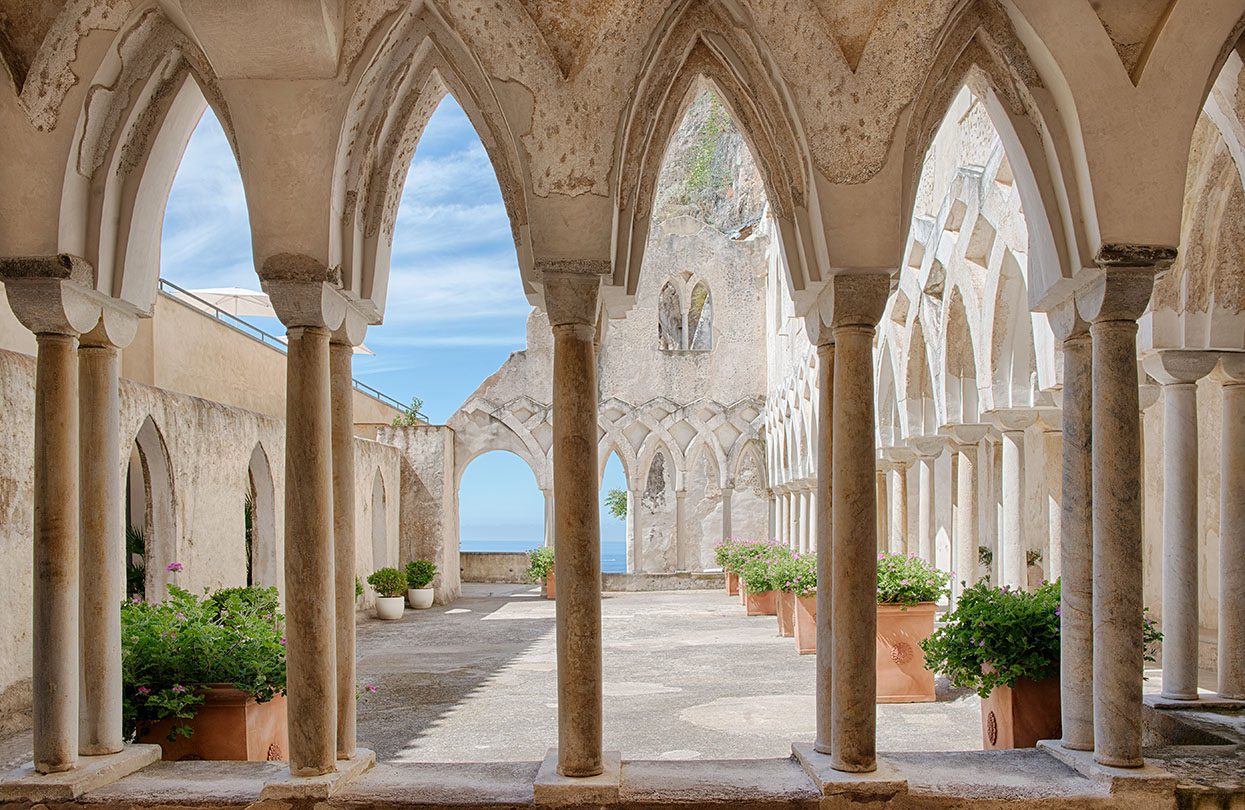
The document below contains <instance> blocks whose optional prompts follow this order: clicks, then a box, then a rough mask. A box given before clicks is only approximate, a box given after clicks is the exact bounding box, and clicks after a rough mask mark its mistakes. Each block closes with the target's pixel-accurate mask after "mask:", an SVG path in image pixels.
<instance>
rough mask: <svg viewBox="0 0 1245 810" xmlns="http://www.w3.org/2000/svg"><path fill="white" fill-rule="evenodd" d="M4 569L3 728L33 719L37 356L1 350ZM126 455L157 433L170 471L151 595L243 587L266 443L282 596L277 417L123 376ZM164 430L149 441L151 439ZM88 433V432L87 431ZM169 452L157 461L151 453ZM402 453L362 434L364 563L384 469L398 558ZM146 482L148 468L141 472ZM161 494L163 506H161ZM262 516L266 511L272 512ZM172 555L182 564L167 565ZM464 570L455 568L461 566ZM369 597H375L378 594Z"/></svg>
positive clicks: (0, 610) (364, 567) (359, 513)
mask: <svg viewBox="0 0 1245 810" xmlns="http://www.w3.org/2000/svg"><path fill="white" fill-rule="evenodd" d="M0 395H2V397H0V401H3V402H4V403H5V407H4V409H3V410H2V411H0V565H2V566H3V567H4V570H5V571H6V572H7V573H6V576H5V577H4V580H3V581H4V586H3V589H2V590H0V730H3V729H5V728H7V727H8V726H9V725H16V726H22V725H27V724H28V723H29V717H28V716H27V715H26V714H25V712H26V710H27V707H28V705H29V697H30V694H29V672H30V658H31V649H30V624H31V615H30V602H31V581H32V572H31V565H32V562H31V560H32V558H31V547H30V531H31V524H32V521H33V512H32V503H33V486H34V473H33V459H34V450H33V446H34V360H33V359H32V358H30V357H27V356H25V355H21V354H17V353H14V352H8V351H0ZM120 430H121V444H122V447H121V453H122V456H121V458H119V459H117V463H118V465H121V466H122V471H123V475H124V474H125V471H126V467H127V466H128V464H129V462H130V459H131V453H132V451H133V447H134V441H135V437H136V436H138V435H139V434H140V432H141V433H142V434H143V436H144V439H146V440H148V442H147V444H146V446H145V448H144V450H145V453H146V455H147V457H148V458H147V461H148V465H147V466H148V469H149V470H150V471H156V470H166V471H167V474H164V473H163V472H162V473H160V477H159V478H158V479H156V480H152V481H151V483H150V486H149V488H148V491H149V492H150V495H151V497H152V498H153V511H154V509H155V508H160V509H163V510H164V514H165V515H166V516H167V517H168V520H163V521H157V522H156V524H155V528H156V529H157V531H156V532H151V533H149V536H148V538H147V540H148V552H147V570H148V584H147V592H148V598H153V597H154V596H155V595H156V594H157V593H158V592H160V591H162V590H163V588H164V586H165V584H166V583H170V582H171V583H173V584H176V585H178V586H180V587H183V588H187V589H189V590H190V591H192V592H195V593H199V592H202V591H203V590H204V589H205V588H206V589H215V588H221V587H227V586H235V585H244V584H245V583H246V551H245V542H244V511H243V499H244V497H245V494H246V492H247V488H248V468H249V466H250V461H251V457H252V453H253V452H254V451H255V448H256V446H257V445H258V446H259V447H261V448H262V451H263V454H264V455H265V456H266V458H267V461H268V464H267V467H268V469H269V473H270V475H271V482H270V483H271V487H272V491H273V492H274V493H275V498H273V500H272V502H271V508H272V513H271V514H270V515H267V516H264V518H266V519H267V520H269V521H270V524H271V525H272V526H273V527H274V529H275V532H274V534H275V536H274V537H273V538H272V542H273V547H272V548H271V549H270V552H271V554H272V556H273V559H274V560H275V565H274V566H273V567H272V569H271V571H269V572H265V573H261V571H262V569H261V568H258V567H257V568H256V584H261V585H267V584H271V585H276V586H277V588H278V589H279V590H281V591H282V592H284V590H285V580H284V575H283V573H282V572H283V570H284V569H283V566H284V554H283V546H284V543H283V542H282V531H283V527H284V488H285V468H284V453H285V445H284V441H285V429H284V424H283V423H282V422H281V421H280V420H278V419H274V418H272V417H270V416H266V415H263V414H258V413H254V412H251V411H246V410H243V409H241V408H235V407H230V406H227V405H222V404H220V403H217V402H211V401H208V400H204V399H200V398H197V397H191V396H187V395H185V394H178V393H174V392H170V391H165V390H162V389H159V388H153V387H151V386H147V385H143V384H141V383H136V382H133V381H132V380H122V381H121V414H120ZM153 436H154V437H156V439H155V441H154V442H153V441H151V437H153ZM82 440H83V441H89V440H90V437H89V436H83V437H82ZM156 453H159V454H161V458H159V459H157V458H155V457H154V454H156ZM399 465H400V456H399V452H398V450H397V449H395V448H394V447H391V446H387V445H383V444H380V443H377V442H373V441H367V440H365V439H357V440H356V441H355V470H356V519H357V528H356V535H357V537H358V553H357V556H356V566H357V568H358V570H359V571H360V573H361V574H362V575H366V573H367V572H369V571H370V570H371V563H372V560H371V558H372V552H371V545H370V541H369V539H368V538H370V533H371V523H372V519H373V512H372V509H371V493H372V485H373V482H374V480H375V478H376V476H377V475H378V474H379V475H380V477H381V479H382V481H383V487H384V492H385V497H384V500H383V503H382V508H383V514H380V515H379V516H378V517H379V520H380V521H381V523H382V524H383V526H384V531H385V537H386V542H387V543H388V545H389V547H390V548H391V554H392V555H393V556H394V557H395V558H396V556H397V548H398V534H399V533H398V525H399V524H398V519H399V514H398V504H399V475H400V466H399ZM139 477H140V480H141V477H142V476H141V473H140V474H139ZM156 501H158V503H156ZM264 518H261V519H264ZM170 562H180V563H182V565H183V566H184V568H183V570H182V571H180V572H168V571H166V570H165V569H166V566H167V565H168V563H170ZM455 576H456V570H455ZM363 602H364V604H365V605H366V604H370V603H371V595H370V592H367V593H365V597H364V600H363Z"/></svg>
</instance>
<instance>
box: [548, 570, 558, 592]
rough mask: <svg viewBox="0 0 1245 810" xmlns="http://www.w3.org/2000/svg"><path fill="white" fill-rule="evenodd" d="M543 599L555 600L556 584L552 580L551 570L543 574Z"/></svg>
mask: <svg viewBox="0 0 1245 810" xmlns="http://www.w3.org/2000/svg"><path fill="white" fill-rule="evenodd" d="M545 598H546V599H557V598H558V594H557V583H556V582H554V579H553V569H552V568H550V569H549V573H548V574H545Z"/></svg>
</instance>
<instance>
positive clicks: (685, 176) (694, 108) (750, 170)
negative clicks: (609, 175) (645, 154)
mask: <svg viewBox="0 0 1245 810" xmlns="http://www.w3.org/2000/svg"><path fill="white" fill-rule="evenodd" d="M764 209H765V188H764V186H763V184H762V182H761V175H760V173H759V172H758V171H757V167H756V163H755V162H754V161H753V159H752V153H751V151H749V149H748V145H747V143H746V142H745V141H744V138H743V135H742V134H740V132H739V130H738V129H737V128H736V127H735V124H734V122H733V121H732V120H731V117H730V113H729V111H728V110H727V108H726V105H725V104H723V103H722V100H721V98H719V97H718V95H717V94H716V93H715V92H714V91H713V90H712V89H710V88H708V87H706V88H705V89H704V90H702V91H701V93H700V94H699V95H698V96H697V97H696V99H695V100H694V101H693V102H692V104H691V106H689V107H688V110H687V114H686V116H685V117H684V119H683V123H682V124H680V125H679V128H678V129H677V130H675V133H674V137H673V138H672V139H671V141H670V146H669V147H668V148H667V150H666V159H665V163H664V164H663V165H662V170H661V175H660V177H659V179H658V182H657V199H656V201H655V203H654V205H653V219H654V220H655V222H657V223H661V222H664V221H667V220H670V219H673V218H675V217H680V216H691V217H694V218H696V219H698V220H700V221H701V222H704V223H705V224H707V225H709V226H711V227H713V228H715V229H716V230H718V231H721V232H722V233H724V234H727V235H731V236H733V235H737V234H738V235H741V236H746V235H748V233H750V232H751V231H752V229H753V228H754V227H755V226H756V224H757V223H758V222H760V220H761V216H762V214H763V213H764Z"/></svg>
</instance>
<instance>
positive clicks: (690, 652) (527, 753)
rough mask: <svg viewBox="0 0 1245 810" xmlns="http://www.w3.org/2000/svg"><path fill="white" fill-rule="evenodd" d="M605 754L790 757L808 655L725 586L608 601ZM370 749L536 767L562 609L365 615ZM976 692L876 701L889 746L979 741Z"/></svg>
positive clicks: (470, 593) (950, 747)
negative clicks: (747, 610)
mask: <svg viewBox="0 0 1245 810" xmlns="http://www.w3.org/2000/svg"><path fill="white" fill-rule="evenodd" d="M602 625H603V630H604V653H605V665H604V669H605V747H606V749H607V750H616V751H621V752H622V753H623V756H624V757H626V758H628V759H695V758H705V759H724V758H765V757H786V756H789V755H790V753H791V743H792V742H793V741H802V740H808V741H811V740H812V738H813V734H814V718H813V684H814V679H815V674H814V658H815V656H812V655H804V656H801V655H798V654H796V652H795V644H794V642H793V640H792V639H790V638H780V637H779V636H778V635H777V626H776V622H775V619H774V617H772V616H754V617H747V616H745V615H744V611H743V608H742V607H741V606H740V605H739V603H738V600H737V599H734V598H732V597H728V596H726V595H725V593H723V592H721V591H676V592H656V593H607V594H605V595H604V603H603V616H602ZM358 650H359V664H358V677H359V680H360V682H362V683H373V684H375V685H376V687H377V690H378V691H377V692H376V694H374V695H369V696H368V697H367V699H366V702H364V703H362V704H361V705H360V706H359V741H360V744H363V745H367V746H368V747H371V748H374V749H375V751H376V753H377V756H378V758H379V759H380V760H382V761H390V762H451V761H454V762H470V761H489V760H493V761H532V760H540V759H542V758H543V757H544V755H545V752H546V751H547V750H548V749H549V748H551V747H554V746H555V745H556V742H557V687H556V682H555V661H556V658H555V653H554V603H553V602H551V601H547V600H544V599H542V598H540V594H539V591H538V589H536V588H533V587H530V586H520V585H480V584H470V583H468V584H465V585H464V586H463V595H462V598H460V599H459V600H458V601H456V602H455V603H454V604H453V605H450V606H448V607H435V608H432V609H430V610H424V611H414V610H408V611H406V614H405V616H404V617H403V619H402V620H401V621H397V622H382V621H378V620H375V619H372V618H367V619H361V620H360V624H359V630H358ZM980 723H981V721H980V714H979V701H978V698H977V696H976V694H974V693H972V692H967V691H965V690H953V689H949V688H948V684H947V683H946V682H945V681H941V680H940V682H939V684H938V701H937V702H936V703H926V704H920V703H912V704H892V705H879V706H878V727H877V735H878V749H879V750H880V751H967V750H978V749H980V747H981V726H980Z"/></svg>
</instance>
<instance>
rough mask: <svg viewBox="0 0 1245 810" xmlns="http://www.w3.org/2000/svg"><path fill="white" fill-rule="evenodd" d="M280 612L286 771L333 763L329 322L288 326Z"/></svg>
mask: <svg viewBox="0 0 1245 810" xmlns="http://www.w3.org/2000/svg"><path fill="white" fill-rule="evenodd" d="M287 335H288V347H289V351H288V354H287V356H286V367H287V372H286V374H287V377H286V395H285V397H286V399H285V413H286V422H285V618H286V669H287V682H288V691H287V696H288V705H289V726H290V773H292V774H293V775H295V776H316V775H319V774H324V773H330V772H332V771H334V770H336V764H335V763H336V760H337V695H336V692H337V676H336V666H335V664H336V656H337V641H336V635H337V634H336V625H337V610H336V605H337V600H336V587H335V581H334V574H333V568H334V566H333V562H334V551H333V540H334V537H333V535H334V526H335V524H334V520H333V426H332V421H333V420H332V407H331V405H330V396H331V395H330V388H331V385H330V374H329V329H328V328H326V327H323V326H291V327H289V329H288V330H287Z"/></svg>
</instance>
